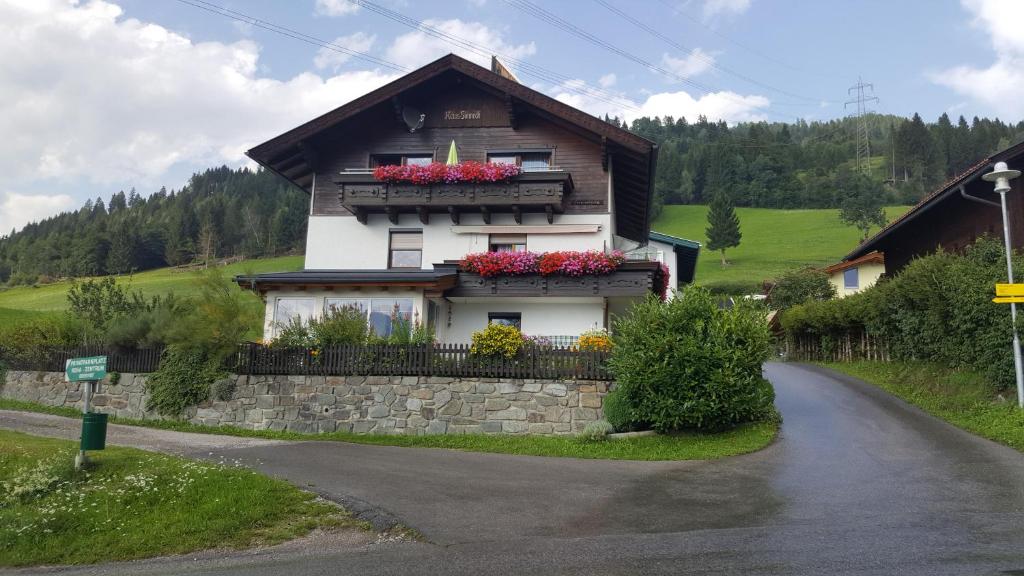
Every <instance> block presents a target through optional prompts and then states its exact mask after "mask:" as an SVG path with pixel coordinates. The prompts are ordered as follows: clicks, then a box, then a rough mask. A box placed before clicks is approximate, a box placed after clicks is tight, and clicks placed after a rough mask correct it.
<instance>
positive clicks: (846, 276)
mask: <svg viewBox="0 0 1024 576" xmlns="http://www.w3.org/2000/svg"><path fill="white" fill-rule="evenodd" d="M857 272H858V271H857V268H850V269H849V270H846V271H844V272H843V286H844V287H845V288H847V289H854V290H856V289H857V288H860V275H859V274H858V273H857Z"/></svg>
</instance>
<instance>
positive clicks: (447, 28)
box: [385, 19, 537, 68]
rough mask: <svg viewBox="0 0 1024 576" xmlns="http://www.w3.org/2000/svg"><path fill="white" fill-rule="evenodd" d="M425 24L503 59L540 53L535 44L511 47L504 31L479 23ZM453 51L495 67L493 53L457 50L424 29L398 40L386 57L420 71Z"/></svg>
mask: <svg viewBox="0 0 1024 576" xmlns="http://www.w3.org/2000/svg"><path fill="white" fill-rule="evenodd" d="M423 24H424V25H426V26H430V27H431V28H437V29H439V30H441V31H442V32H444V33H445V34H450V35H452V36H457V37H459V38H461V39H463V40H467V41H469V42H472V43H474V44H478V45H482V46H487V47H488V48H490V49H491V50H493V51H494V53H495V54H497V55H498V56H499V57H501V56H509V57H512V58H524V57H526V56H531V55H533V54H534V53H536V52H537V46H536V45H534V43H533V42H530V43H528V44H509V43H508V42H506V41H505V39H504V37H503V35H502V33H501V32H500V31H498V30H494V29H492V28H488V27H487V26H485V25H483V24H481V23H479V22H464V21H462V20H459V19H454V20H424V21H423ZM449 52H454V53H456V54H458V55H459V56H462V57H463V58H466V59H467V60H472V61H473V62H476V63H477V64H480V65H481V66H486V67H490V65H491V54H490V53H486V54H477V53H475V52H472V51H470V50H465V49H462V48H458V47H454V46H452V45H450V44H448V43H447V42H445V41H444V40H441V39H439V38H435V37H433V36H431V35H429V34H427V33H426V32H423V31H422V30H414V31H412V32H409V33H406V34H403V35H401V36H399V37H398V38H395V41H394V42H393V43H392V44H391V46H390V47H389V48H388V50H387V53H386V56H385V58H386V59H387V60H389V61H391V62H394V63H396V64H401V65H402V66H406V67H408V68H418V67H420V66H422V65H424V64H426V63H428V62H430V61H432V60H436V59H438V58H440V57H441V56H444V55H445V54H448V53H449Z"/></svg>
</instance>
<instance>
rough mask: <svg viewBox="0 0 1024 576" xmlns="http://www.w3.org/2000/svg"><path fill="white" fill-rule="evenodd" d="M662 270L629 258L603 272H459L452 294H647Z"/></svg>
mask: <svg viewBox="0 0 1024 576" xmlns="http://www.w3.org/2000/svg"><path fill="white" fill-rule="evenodd" d="M661 274H662V270H661V267H660V265H659V264H658V263H657V262H629V263H626V264H623V265H622V266H621V267H619V269H617V270H616V271H615V272H612V273H611V274H604V275H600V276H592V275H587V276H541V275H539V274H531V275H524V276H496V277H493V278H484V277H482V276H480V275H479V274H472V273H468V272H459V277H458V281H457V282H456V284H455V286H454V287H453V288H451V289H450V290H448V292H446V293H445V295H446V296H448V297H486V296H509V297H538V296H562V297H580V296H602V297H614V296H643V295H645V294H647V293H649V292H654V293H657V292H658V288H657V287H658V286H660V285H661V284H660V282H661Z"/></svg>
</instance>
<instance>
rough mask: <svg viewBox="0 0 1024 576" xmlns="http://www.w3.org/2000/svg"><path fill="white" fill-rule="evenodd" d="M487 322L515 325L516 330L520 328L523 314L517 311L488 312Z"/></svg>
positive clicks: (521, 327)
mask: <svg viewBox="0 0 1024 576" xmlns="http://www.w3.org/2000/svg"><path fill="white" fill-rule="evenodd" d="M487 323H488V324H501V325H503V326H515V328H516V330H522V329H523V315H522V314H521V313H519V312H488V313H487Z"/></svg>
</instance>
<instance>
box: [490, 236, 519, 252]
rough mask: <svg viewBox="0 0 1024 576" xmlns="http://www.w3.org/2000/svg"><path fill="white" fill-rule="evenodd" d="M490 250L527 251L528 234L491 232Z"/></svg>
mask: <svg viewBox="0 0 1024 576" xmlns="http://www.w3.org/2000/svg"><path fill="white" fill-rule="evenodd" d="M487 250H488V251H489V252H526V234H491V236H490V239H489V242H488V243H487Z"/></svg>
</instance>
